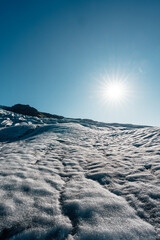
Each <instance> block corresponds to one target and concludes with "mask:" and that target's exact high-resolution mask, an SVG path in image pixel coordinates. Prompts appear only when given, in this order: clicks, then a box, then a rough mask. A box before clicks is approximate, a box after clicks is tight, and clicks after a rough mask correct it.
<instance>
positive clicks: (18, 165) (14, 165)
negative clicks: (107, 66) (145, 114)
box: [0, 109, 160, 240]
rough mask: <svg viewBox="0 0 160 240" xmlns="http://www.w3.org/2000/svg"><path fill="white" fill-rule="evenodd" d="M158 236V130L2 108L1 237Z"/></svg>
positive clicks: (91, 239)
mask: <svg viewBox="0 0 160 240" xmlns="http://www.w3.org/2000/svg"><path fill="white" fill-rule="evenodd" d="M1 239H9V240H20V239H23V240H30V239H36V240H41V239H45V240H47V239H58V240H61V239H66V240H73V239H75V240H159V239H160V128H158V127H145V126H134V125H129V124H128V125H124V124H107V123H100V122H95V121H92V120H82V119H69V118H64V119H48V118H41V119H40V118H37V117H29V116H23V115H20V114H15V113H12V112H9V111H5V110H2V109H0V240H1Z"/></svg>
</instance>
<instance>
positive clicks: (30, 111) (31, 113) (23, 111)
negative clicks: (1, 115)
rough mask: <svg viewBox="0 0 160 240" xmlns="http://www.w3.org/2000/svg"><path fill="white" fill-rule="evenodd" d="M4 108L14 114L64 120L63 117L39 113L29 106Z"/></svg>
mask: <svg viewBox="0 0 160 240" xmlns="http://www.w3.org/2000/svg"><path fill="white" fill-rule="evenodd" d="M2 108H3V109H5V110H7V111H11V112H14V113H19V114H23V115H27V116H33V117H39V118H57V119H63V118H64V117H62V116H59V115H55V114H50V113H45V112H39V111H38V110H37V109H36V108H34V107H31V106H29V105H24V104H16V105H13V106H12V107H6V106H2Z"/></svg>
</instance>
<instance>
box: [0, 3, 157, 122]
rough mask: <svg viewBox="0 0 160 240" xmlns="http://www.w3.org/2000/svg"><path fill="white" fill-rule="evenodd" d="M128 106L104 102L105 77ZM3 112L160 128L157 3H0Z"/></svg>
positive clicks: (0, 72)
mask: <svg viewBox="0 0 160 240" xmlns="http://www.w3.org/2000/svg"><path fill="white" fill-rule="evenodd" d="M107 75H109V76H112V78H114V77H115V76H117V77H118V78H125V79H126V82H127V85H128V86H129V89H130V93H129V94H128V99H127V101H126V102H123V103H121V104H119V105H118V106H112V105H111V104H108V103H106V102H104V101H103V99H102V97H101V91H100V86H101V85H102V83H103V81H104V79H105V78H106V76H107ZM0 79H1V80H0V104H1V105H8V106H12V105H13V104H16V103H23V104H30V105H31V106H33V107H36V108H37V109H39V110H40V111H46V112H50V113H55V114H59V115H63V116H66V117H77V118H90V119H94V120H99V121H104V122H119V123H133V124H149V125H157V126H160V107H159V104H160V1H159V0H137V1H136V0H133V1H132V0H126V1H125V0H117V1H116V0H73V1H71V0H64V1H62V0H57V1H56V0H55V1H54V0H51V1H50V0H43V1H42V0H37V1H36V0H27V1H25V0H19V1H18V0H14V1H13V0H0Z"/></svg>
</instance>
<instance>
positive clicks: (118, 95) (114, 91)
mask: <svg viewBox="0 0 160 240" xmlns="http://www.w3.org/2000/svg"><path fill="white" fill-rule="evenodd" d="M126 93H127V89H126V86H125V84H124V83H123V82H121V81H119V82H116V81H112V82H109V83H108V84H106V86H105V89H104V95H105V98H107V99H108V100H109V101H112V102H119V101H122V100H123V99H124V98H125V96H126Z"/></svg>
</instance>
